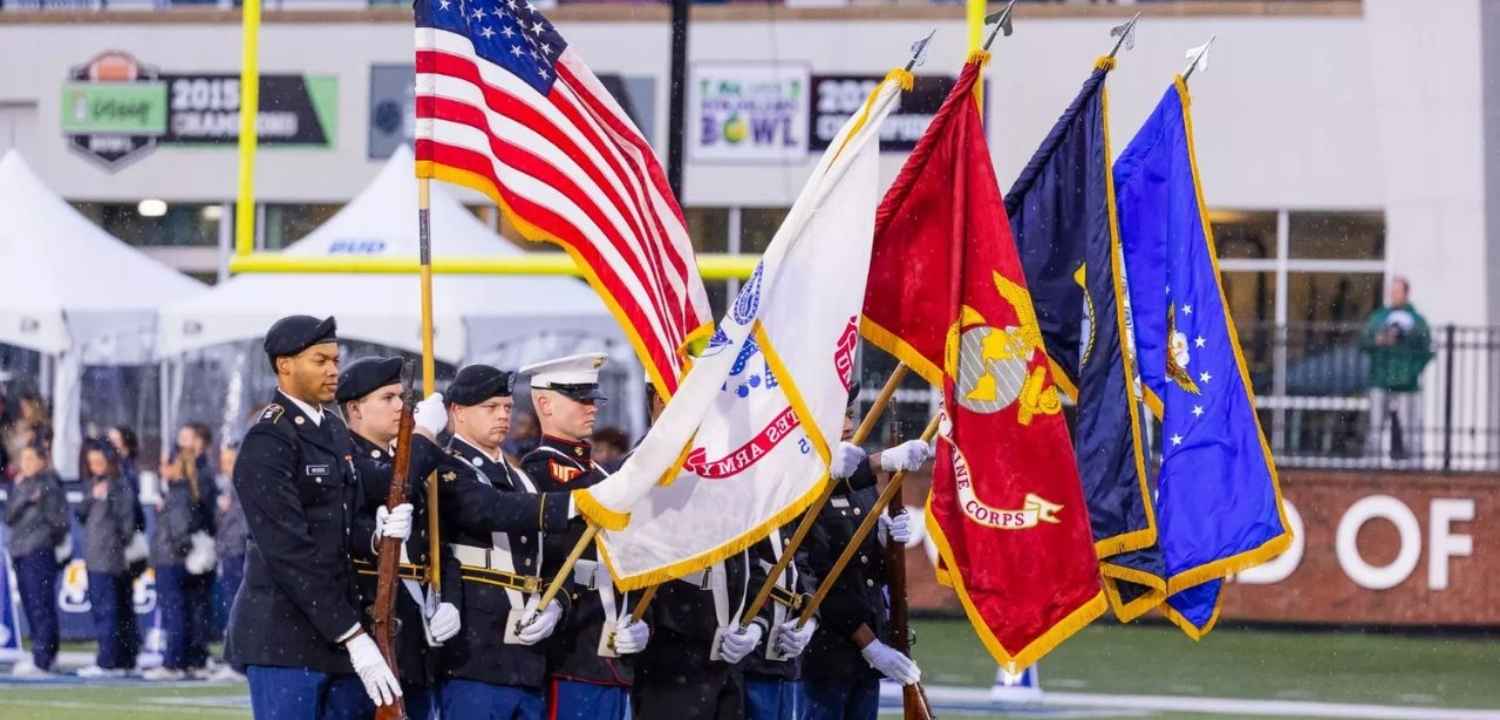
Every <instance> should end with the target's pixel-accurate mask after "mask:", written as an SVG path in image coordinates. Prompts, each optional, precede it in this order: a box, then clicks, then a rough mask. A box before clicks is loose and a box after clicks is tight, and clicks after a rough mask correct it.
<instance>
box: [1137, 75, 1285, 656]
mask: <svg viewBox="0 0 1500 720" xmlns="http://www.w3.org/2000/svg"><path fill="white" fill-rule="evenodd" d="M1188 106H1189V102H1188V93H1187V85H1186V84H1185V83H1184V82H1183V80H1182V78H1180V77H1179V78H1177V79H1176V81H1175V82H1174V83H1173V86H1172V87H1171V88H1169V89H1168V90H1167V93H1166V95H1165V96H1164V97H1163V98H1162V100H1161V102H1160V103H1158V104H1157V106H1156V110H1155V111H1153V112H1152V114H1151V116H1150V117H1149V118H1148V119H1147V120H1146V123H1145V125H1143V126H1142V127H1141V129H1140V131H1139V132H1138V133H1137V134H1136V136H1135V138H1134V139H1133V140H1131V142H1130V146H1129V147H1127V148H1126V149H1125V152H1124V153H1123V154H1122V155H1121V156H1120V158H1119V160H1117V161H1116V162H1115V171H1114V173H1115V188H1116V191H1117V193H1118V204H1119V219H1120V235H1121V241H1122V245H1123V248H1124V260H1125V269H1126V275H1127V277H1129V278H1130V287H1129V294H1130V305H1131V308H1132V311H1133V313H1134V321H1135V337H1136V345H1137V349H1138V352H1139V360H1140V374H1141V379H1142V383H1143V384H1144V393H1145V395H1146V397H1147V403H1148V404H1149V405H1151V407H1152V410H1153V412H1155V413H1156V414H1157V415H1158V417H1160V418H1161V421H1162V465H1161V472H1160V475H1159V477H1158V481H1157V484H1158V495H1157V499H1156V517H1157V529H1158V544H1159V546H1160V548H1161V551H1162V556H1163V562H1164V565H1165V572H1166V576H1167V594H1168V598H1167V605H1168V607H1167V608H1166V612H1167V614H1168V616H1169V617H1170V618H1171V619H1172V620H1173V621H1174V622H1176V623H1177V624H1178V626H1179V627H1182V628H1183V630H1184V631H1186V632H1187V633H1188V634H1189V635H1191V636H1192V637H1194V638H1195V639H1196V638H1199V637H1201V636H1202V635H1204V634H1206V633H1207V632H1208V631H1209V630H1211V629H1212V628H1213V623H1214V621H1215V620H1216V619H1217V617H1218V607H1219V601H1220V592H1219V590H1220V585H1221V583H1222V580H1223V578H1225V577H1226V576H1228V575H1229V574H1231V573H1235V572H1238V571H1240V570H1243V569H1245V568H1248V567H1253V566H1255V565H1259V564H1261V563H1263V562H1265V561H1266V560H1269V559H1271V558H1272V557H1275V556H1276V555H1278V554H1279V553H1281V551H1282V550H1284V549H1285V548H1286V547H1287V545H1288V544H1289V543H1290V540H1291V531H1290V530H1288V529H1287V528H1288V526H1287V523H1286V519H1285V518H1284V517H1283V515H1282V509H1281V490H1280V488H1279V487H1278V486H1277V481H1276V467H1275V465H1274V464H1273V461H1272V458H1271V450H1270V447H1269V446H1268V445H1267V444H1266V441H1265V436H1264V434H1263V433H1262V432H1261V429H1260V421H1259V420H1258V419H1257V418H1256V414H1255V399H1254V396H1253V395H1252V392H1251V386H1250V378H1249V374H1248V373H1247V372H1246V369H1245V361H1244V358H1243V357H1242V356H1241V353H1240V344H1239V339H1238V338H1237V337H1236V335H1235V330H1234V323H1233V321H1232V320H1231V318H1230V317H1229V309H1228V303H1227V302H1226V301H1225V298H1224V293H1223V289H1222V288H1221V287H1220V284H1219V271H1218V260H1217V256H1216V255H1215V250H1214V241H1213V233H1212V229H1211V228H1210V226H1209V224H1208V221H1207V208H1206V207H1205V205H1204V203H1203V193H1202V189H1201V187H1200V185H1199V175H1198V167H1197V159H1196V157H1195V155H1194V152H1193V129H1192V120H1191V118H1190V116H1189V115H1188Z"/></svg>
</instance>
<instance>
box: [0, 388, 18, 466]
mask: <svg viewBox="0 0 1500 720" xmlns="http://www.w3.org/2000/svg"><path fill="white" fill-rule="evenodd" d="M9 427H10V401H9V400H8V399H7V398H6V397H5V388H4V386H0V480H4V479H6V478H9V477H12V476H14V475H16V474H18V472H19V471H12V470H11V468H10V443H9V440H10V438H9V434H8V433H7V432H6V429H7V428H9ZM17 461H18V462H19V459H17Z"/></svg>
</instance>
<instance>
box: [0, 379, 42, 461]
mask: <svg viewBox="0 0 1500 720" xmlns="http://www.w3.org/2000/svg"><path fill="white" fill-rule="evenodd" d="M0 434H3V435H4V444H5V450H6V453H7V454H9V455H10V457H11V458H12V460H11V461H12V462H16V458H19V457H20V454H21V448H23V447H26V446H27V445H45V446H48V447H50V446H51V444H52V427H51V425H50V424H49V423H48V418H47V406H46V405H45V404H43V402H42V398H41V396H40V395H37V394H36V393H35V392H33V391H30V390H27V391H23V392H21V393H20V394H19V396H18V397H17V398H16V407H15V409H14V410H13V411H12V417H11V419H10V422H8V423H6V424H5V426H4V427H3V428H0Z"/></svg>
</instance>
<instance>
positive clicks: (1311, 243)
mask: <svg viewBox="0 0 1500 720" xmlns="http://www.w3.org/2000/svg"><path fill="white" fill-rule="evenodd" d="M1290 221H1291V230H1290V233H1289V239H1290V240H1291V244H1290V247H1289V248H1288V249H1289V250H1290V255H1291V257H1293V258H1299V259H1300V258H1307V259H1313V260H1380V259H1382V258H1384V257H1385V215H1384V214H1383V213H1380V212H1315V211H1313V212H1305V211H1300V210H1299V211H1294V212H1292V213H1291V217H1290Z"/></svg>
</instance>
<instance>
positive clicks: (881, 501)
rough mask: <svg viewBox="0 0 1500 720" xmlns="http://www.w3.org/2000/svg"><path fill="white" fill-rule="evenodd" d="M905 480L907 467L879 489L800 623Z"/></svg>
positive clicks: (925, 434) (930, 431)
mask: <svg viewBox="0 0 1500 720" xmlns="http://www.w3.org/2000/svg"><path fill="white" fill-rule="evenodd" d="M941 417H942V416H941V415H935V416H933V418H932V421H931V422H929V423H927V429H926V430H923V431H922V442H931V441H932V436H933V435H936V434H937V429H938V420H939V418H941ZM905 480H906V471H905V470H903V471H901V472H898V473H896V474H895V475H892V476H891V480H890V482H888V483H886V485H885V489H884V490H882V491H881V492H880V497H878V498H876V499H875V506H874V507H872V508H870V511H869V512H868V513H866V514H865V519H864V520H862V521H860V523H859V527H858V528H856V529H855V530H854V536H853V537H851V538H849V544H848V545H847V546H845V547H844V552H843V553H842V554H841V555H839V559H838V561H837V562H835V563H834V564H833V569H831V570H829V571H828V575H827V576H825V577H824V578H823V580H822V582H821V583H820V584H819V585H818V591H817V592H815V593H813V596H812V598H811V599H809V600H808V601H807V602H806V603H805V604H803V606H802V617H801V619H800V621H799V623H798V624H799V625H800V624H802V623H805V622H807V621H808V620H810V619H812V616H813V614H814V613H816V612H817V611H818V606H819V605H822V604H823V600H824V599H826V598H827V597H828V593H829V591H830V590H832V589H833V584H834V583H835V582H837V581H838V579H839V575H841V574H843V572H844V568H846V567H848V566H849V562H850V561H851V560H853V559H854V555H855V553H857V552H859V546H860V543H863V542H864V541H865V537H867V536H868V535H869V534H870V531H871V530H873V529H875V525H876V523H878V522H879V521H880V513H882V512H885V508H886V506H887V505H890V504H891V500H893V499H895V497H896V496H897V495H899V494H901V483H903V482H904V481H905Z"/></svg>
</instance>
